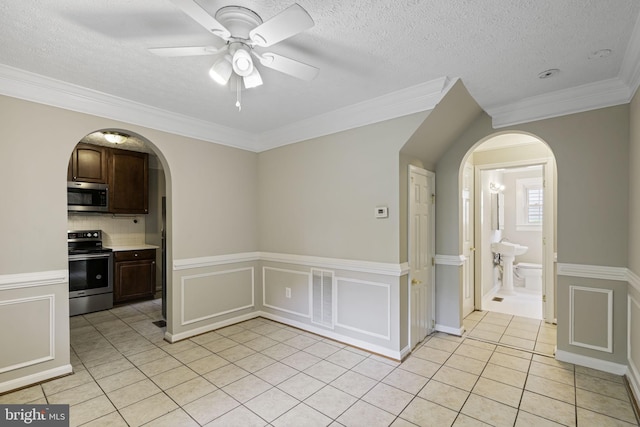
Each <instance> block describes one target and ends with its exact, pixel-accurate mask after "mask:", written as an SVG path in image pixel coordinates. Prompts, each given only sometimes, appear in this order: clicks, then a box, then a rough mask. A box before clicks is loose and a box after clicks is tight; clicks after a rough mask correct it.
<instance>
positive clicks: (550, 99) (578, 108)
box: [485, 78, 631, 128]
mask: <svg viewBox="0 0 640 427" xmlns="http://www.w3.org/2000/svg"><path fill="white" fill-rule="evenodd" d="M630 92H631V91H630V89H629V86H628V85H627V84H625V83H624V82H623V81H622V80H621V79H620V78H613V79H608V80H601V81H598V82H595V83H589V84H585V85H581V86H576V87H572V88H569V89H564V90H558V91H555V92H551V93H547V94H544V95H538V96H532V97H529V98H524V99H521V100H519V101H516V102H512V103H510V104H505V105H501V106H494V107H487V108H485V111H486V112H487V113H488V114H489V115H490V116H491V117H492V119H493V127H494V128H502V127H507V126H513V125H517V124H521V123H527V122H533V121H536V120H544V119H550V118H553V117H559V116H564V115H567V114H574V113H580V112H583V111H589V110H595V109H598V108H605V107H613V106H615V105H620V104H626V103H628V102H629V101H630V100H631V95H630Z"/></svg>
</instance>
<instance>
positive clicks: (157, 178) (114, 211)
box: [67, 128, 171, 336]
mask: <svg viewBox="0 0 640 427" xmlns="http://www.w3.org/2000/svg"><path fill="white" fill-rule="evenodd" d="M83 156H84V157H83ZM115 171H117V172H115ZM68 181H69V182H74V183H75V182H83V181H89V182H92V183H94V184H95V183H98V184H103V185H104V186H106V187H107V189H108V191H107V193H106V194H108V200H109V208H108V209H107V210H106V212H93V209H88V211H83V210H81V209H80V210H77V209H73V210H70V211H69V213H68V221H67V222H68V230H101V231H102V235H101V240H102V244H103V246H104V247H106V248H111V249H113V251H114V252H113V254H114V255H113V256H112V263H113V266H112V267H111V271H110V273H113V274H112V277H111V281H112V287H113V293H112V295H113V296H112V298H113V303H114V304H115V306H116V307H118V306H122V305H125V304H126V303H127V302H145V304H143V305H141V309H142V310H146V313H147V314H149V315H151V316H150V317H151V318H152V320H154V323H156V324H157V325H156V326H155V327H160V328H162V336H163V335H164V331H165V329H166V328H165V326H166V321H167V320H169V319H168V316H170V313H168V312H167V310H166V301H167V298H166V290H167V288H168V286H170V280H171V279H170V275H167V274H166V273H167V265H170V252H169V251H167V250H166V248H168V247H170V245H169V242H168V240H169V239H170V233H169V232H168V230H169V229H170V223H169V222H168V221H167V218H169V217H170V216H168V215H167V210H166V209H167V206H170V204H168V203H166V200H167V196H168V191H167V189H168V188H169V187H170V174H169V169H168V164H167V161H166V159H165V158H164V156H163V155H162V153H161V152H160V150H159V149H158V148H157V147H156V146H155V145H154V144H153V143H152V142H151V141H149V140H148V139H147V138H145V137H144V136H142V135H140V134H138V133H135V132H132V131H130V130H127V129H112V128H109V129H101V130H98V131H95V132H92V133H89V134H87V135H86V136H85V137H83V138H82V139H81V140H80V141H79V142H78V144H77V145H76V147H75V149H74V151H73V153H72V156H71V159H70V163H69V172H68ZM69 187H70V186H69ZM69 209H72V208H71V207H70V208H69ZM129 258H131V259H129ZM70 260H71V256H70ZM118 261H122V262H121V263H120V264H119V263H118ZM70 271H71V263H70ZM117 278H122V279H123V280H127V281H129V283H130V284H129V285H127V286H126V289H127V292H120V294H119V293H118V287H117V286H116V283H117ZM131 283H133V285H131ZM70 289H71V287H70ZM121 289H125V286H122V287H121ZM75 296H77V294H76V293H73V295H71V294H70V297H75ZM72 302H74V299H73V298H70V314H71V315H74V314H78V311H77V308H74V307H75V306H74V304H71V303H72ZM85 305H86V304H85ZM100 308H101V307H89V308H83V309H81V311H88V312H94V313H95V312H98V311H99V310H100ZM74 310H76V311H75V312H74ZM120 311H122V312H125V311H126V310H120ZM93 316H99V313H96V314H93ZM75 322H78V321H75ZM71 323H72V329H73V324H74V321H73V320H72V322H71ZM159 336H160V335H159Z"/></svg>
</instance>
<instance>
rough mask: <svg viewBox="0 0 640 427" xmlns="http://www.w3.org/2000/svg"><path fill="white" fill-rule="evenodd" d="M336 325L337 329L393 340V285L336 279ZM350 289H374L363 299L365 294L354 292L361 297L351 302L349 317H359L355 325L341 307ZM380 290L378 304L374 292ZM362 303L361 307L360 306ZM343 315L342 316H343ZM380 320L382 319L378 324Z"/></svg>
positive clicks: (349, 304) (342, 278)
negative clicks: (380, 327)
mask: <svg viewBox="0 0 640 427" xmlns="http://www.w3.org/2000/svg"><path fill="white" fill-rule="evenodd" d="M335 280H336V302H335V304H336V323H335V325H336V326H337V327H341V328H345V329H348V330H350V331H354V332H358V333H361V334H365V335H369V336H372V337H376V338H382V339H385V340H390V339H391V285H389V284H387V283H378V282H370V281H366V280H358V279H352V278H344V277H336V279H335ZM349 287H352V288H363V287H367V288H368V287H373V288H371V290H370V291H369V292H367V293H366V295H367V298H362V295H363V294H364V293H363V292H357V291H354V293H355V294H358V295H360V296H359V298H356V301H352V300H349V303H348V312H349V315H357V316H358V319H364V320H362V321H359V322H358V323H359V324H356V323H354V321H353V319H345V318H344V317H345V314H344V313H345V311H342V310H341V305H343V304H345V301H346V300H347V299H348V298H349V296H348V293H349V292H350V291H349ZM376 288H378V289H379V290H380V292H378V293H377V294H376V295H377V296H378V297H382V299H379V300H378V301H377V304H376V302H375V301H374V292H375V289H376ZM359 303H361V306H360V307H359V306H358V304H359ZM341 313H342V314H341ZM378 319H381V321H380V322H378ZM349 322H351V323H349ZM378 323H379V324H378ZM376 326H377V327H379V326H383V329H375V327H376Z"/></svg>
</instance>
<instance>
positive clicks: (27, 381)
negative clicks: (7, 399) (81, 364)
mask: <svg viewBox="0 0 640 427" xmlns="http://www.w3.org/2000/svg"><path fill="white" fill-rule="evenodd" d="M72 372H73V367H72V366H71V365H63V366H59V367H57V368H53V369H49V370H46V371H42V372H38V373H35V374H32V375H27V376H25V377H20V378H16V379H14V380H10V381H5V382H3V383H0V393H5V392H7V391H11V390H17V389H19V388H23V387H27V386H30V385H32V384H37V383H39V382H42V381H46V380H50V379H52V378H56V377H61V376H63V375H67V374H70V373H72Z"/></svg>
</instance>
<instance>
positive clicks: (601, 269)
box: [556, 263, 628, 282]
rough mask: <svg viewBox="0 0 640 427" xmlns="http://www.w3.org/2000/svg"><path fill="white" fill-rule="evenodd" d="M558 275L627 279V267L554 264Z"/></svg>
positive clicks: (622, 280) (623, 280) (624, 280)
mask: <svg viewBox="0 0 640 427" xmlns="http://www.w3.org/2000/svg"><path fill="white" fill-rule="evenodd" d="M556 268H557V270H556V271H557V274H558V276H570V277H583V278H585V279H602V280H616V281H621V282H626V281H627V280H628V274H627V271H628V270H627V269H626V268H624V267H606V266H602V265H587V264H567V263H558V264H557V265H556Z"/></svg>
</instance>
